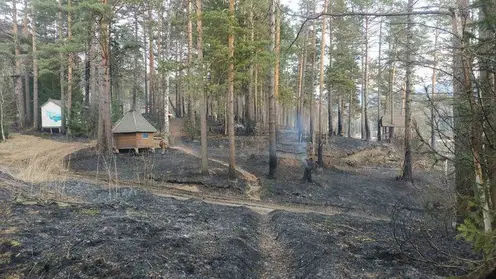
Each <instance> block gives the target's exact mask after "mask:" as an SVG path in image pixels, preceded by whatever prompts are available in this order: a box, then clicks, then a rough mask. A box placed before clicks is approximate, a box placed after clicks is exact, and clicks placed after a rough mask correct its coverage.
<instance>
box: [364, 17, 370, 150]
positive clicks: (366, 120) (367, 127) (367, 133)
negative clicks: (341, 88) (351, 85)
mask: <svg viewBox="0 0 496 279" xmlns="http://www.w3.org/2000/svg"><path fill="white" fill-rule="evenodd" d="M368 36H369V18H368V17H365V48H364V50H365V61H364V62H365V65H364V66H365V68H364V73H363V112H364V115H363V116H364V118H363V121H364V125H365V139H366V140H368V141H370V125H369V113H368V94H369V93H368V91H367V89H368V83H369V71H368V70H369V37H368Z"/></svg>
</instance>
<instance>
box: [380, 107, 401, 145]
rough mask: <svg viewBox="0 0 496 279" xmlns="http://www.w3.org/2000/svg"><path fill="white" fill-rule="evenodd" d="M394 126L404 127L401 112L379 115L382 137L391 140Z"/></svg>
mask: <svg viewBox="0 0 496 279" xmlns="http://www.w3.org/2000/svg"><path fill="white" fill-rule="evenodd" d="M394 128H405V116H404V115H401V114H393V115H391V113H389V114H384V115H381V129H382V135H383V137H384V139H386V140H388V141H391V140H392V137H393V134H394Z"/></svg>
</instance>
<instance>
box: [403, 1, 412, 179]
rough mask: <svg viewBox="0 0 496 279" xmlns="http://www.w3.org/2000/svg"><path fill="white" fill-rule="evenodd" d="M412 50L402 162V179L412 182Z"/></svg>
mask: <svg viewBox="0 0 496 279" xmlns="http://www.w3.org/2000/svg"><path fill="white" fill-rule="evenodd" d="M413 3H414V0H408V12H409V13H412V12H413ZM412 29H413V22H412V16H411V15H408V17H407V33H406V45H407V46H411V45H412V39H413V30H412ZM412 56H413V53H412V49H411V48H408V49H407V53H406V85H405V160H404V161H403V177H402V178H403V179H404V180H407V181H412V180H413V164H412V146H411V142H410V139H411V133H412V129H411V123H412V112H411V111H410V105H411V102H412V99H411V98H412V97H411V95H412V71H413V61H412Z"/></svg>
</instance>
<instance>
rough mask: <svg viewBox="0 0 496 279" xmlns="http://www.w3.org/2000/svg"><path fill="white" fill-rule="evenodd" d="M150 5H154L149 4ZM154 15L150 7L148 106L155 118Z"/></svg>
mask: <svg viewBox="0 0 496 279" xmlns="http://www.w3.org/2000/svg"><path fill="white" fill-rule="evenodd" d="M149 5H152V4H151V3H149ZM153 37H154V35H153V15H152V7H148V48H149V50H148V55H149V58H148V60H149V62H148V66H149V70H148V74H149V77H148V90H149V92H148V104H149V106H150V108H149V114H151V115H153V117H155V116H156V115H155V82H156V80H155V55H154V49H153Z"/></svg>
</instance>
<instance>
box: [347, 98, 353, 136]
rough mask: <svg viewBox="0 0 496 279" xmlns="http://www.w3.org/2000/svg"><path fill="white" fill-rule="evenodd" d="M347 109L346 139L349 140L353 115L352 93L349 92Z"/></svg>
mask: <svg viewBox="0 0 496 279" xmlns="http://www.w3.org/2000/svg"><path fill="white" fill-rule="evenodd" d="M349 94H350V95H349V101H348V102H349V105H348V106H349V108H348V127H347V128H348V137H349V138H351V115H352V114H353V91H352V90H351V91H350V92H349Z"/></svg>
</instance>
